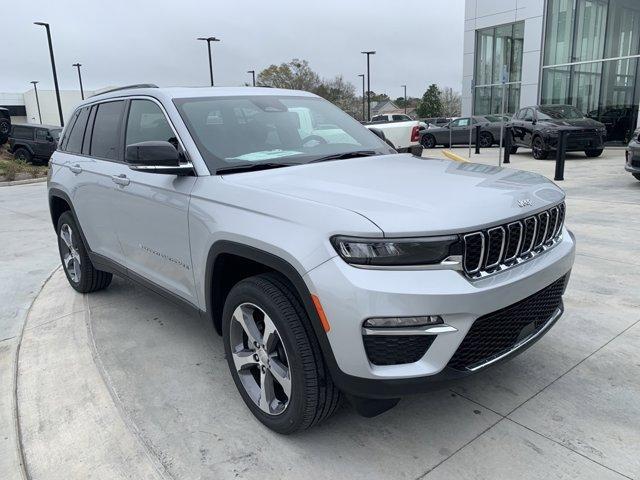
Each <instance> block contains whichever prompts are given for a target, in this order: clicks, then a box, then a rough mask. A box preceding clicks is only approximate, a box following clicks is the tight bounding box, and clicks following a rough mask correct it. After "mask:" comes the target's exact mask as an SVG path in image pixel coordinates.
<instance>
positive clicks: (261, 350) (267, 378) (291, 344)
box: [222, 274, 340, 434]
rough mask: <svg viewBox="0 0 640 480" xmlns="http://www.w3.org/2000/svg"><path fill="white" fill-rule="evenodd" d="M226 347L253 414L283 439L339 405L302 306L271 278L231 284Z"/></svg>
mask: <svg viewBox="0 0 640 480" xmlns="http://www.w3.org/2000/svg"><path fill="white" fill-rule="evenodd" d="M222 335H223V340H224V347H225V352H226V357H227V362H228V365H229V370H230V371H231V376H232V377H233V381H234V382H235V384H236V387H237V388H238V391H239V392H240V395H241V396H242V399H243V400H244V402H245V404H246V405H247V407H248V408H249V410H251V413H253V415H254V416H255V417H256V418H257V419H258V420H260V421H261V422H262V423H263V424H265V425H266V426H267V427H269V428H270V429H272V430H274V431H276V432H278V433H283V434H289V433H293V432H296V431H298V430H303V429H306V428H309V427H311V426H313V425H315V424H317V423H318V422H320V421H321V420H323V419H325V418H326V417H328V416H329V415H331V414H332V413H333V412H334V411H335V409H336V407H337V406H338V402H339V400H340V392H339V391H338V389H337V388H336V387H335V386H334V385H333V382H332V381H331V377H330V375H329V372H328V370H327V368H326V366H325V364H324V360H323V358H322V354H321V352H320V347H319V345H318V342H317V339H316V338H315V335H314V333H313V331H312V330H311V327H310V324H309V318H308V317H307V315H306V312H305V310H304V309H303V307H302V305H301V304H300V301H299V300H298V298H297V297H296V295H295V294H294V293H293V292H292V291H291V290H290V288H289V287H288V286H287V284H285V282H284V281H283V280H282V279H281V278H280V277H279V276H277V275H275V274H263V275H257V276H255V277H250V278H247V279H245V280H242V281H240V282H239V283H238V284H237V285H235V286H234V287H233V288H232V289H231V292H229V295H228V297H227V300H226V302H225V306H224V313H223V324H222Z"/></svg>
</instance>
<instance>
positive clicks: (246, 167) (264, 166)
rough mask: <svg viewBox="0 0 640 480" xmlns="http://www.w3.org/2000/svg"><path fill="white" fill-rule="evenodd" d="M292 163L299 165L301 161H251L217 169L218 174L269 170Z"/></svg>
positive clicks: (288, 165)
mask: <svg viewBox="0 0 640 480" xmlns="http://www.w3.org/2000/svg"><path fill="white" fill-rule="evenodd" d="M292 165H299V163H274V162H267V163H249V164H243V165H231V166H228V167H222V168H218V169H217V170H216V174H218V173H240V172H255V171H258V170H269V169H271V168H280V167H290V166H292Z"/></svg>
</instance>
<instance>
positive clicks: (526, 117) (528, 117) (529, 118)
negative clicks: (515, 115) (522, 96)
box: [524, 108, 533, 122]
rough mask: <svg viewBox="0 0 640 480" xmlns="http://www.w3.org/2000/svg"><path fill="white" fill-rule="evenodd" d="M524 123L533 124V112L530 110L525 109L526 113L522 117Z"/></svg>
mask: <svg viewBox="0 0 640 480" xmlns="http://www.w3.org/2000/svg"><path fill="white" fill-rule="evenodd" d="M524 121H525V122H533V110H531V109H530V108H527V111H526V113H525V115H524Z"/></svg>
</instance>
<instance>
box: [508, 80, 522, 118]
mask: <svg viewBox="0 0 640 480" xmlns="http://www.w3.org/2000/svg"><path fill="white" fill-rule="evenodd" d="M518 108H520V84H516V85H509V96H508V97H507V106H506V110H505V112H506V113H508V114H513V113H515V112H517V111H518Z"/></svg>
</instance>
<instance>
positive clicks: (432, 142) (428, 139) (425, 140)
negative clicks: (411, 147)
mask: <svg viewBox="0 0 640 480" xmlns="http://www.w3.org/2000/svg"><path fill="white" fill-rule="evenodd" d="M420 143H422V146H423V147H424V148H429V149H431V148H436V138H435V137H434V136H433V135H431V134H430V133H428V134H426V135H423V136H422V141H421V142H420Z"/></svg>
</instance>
